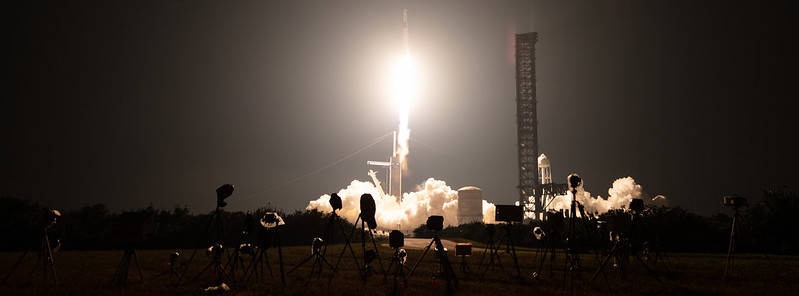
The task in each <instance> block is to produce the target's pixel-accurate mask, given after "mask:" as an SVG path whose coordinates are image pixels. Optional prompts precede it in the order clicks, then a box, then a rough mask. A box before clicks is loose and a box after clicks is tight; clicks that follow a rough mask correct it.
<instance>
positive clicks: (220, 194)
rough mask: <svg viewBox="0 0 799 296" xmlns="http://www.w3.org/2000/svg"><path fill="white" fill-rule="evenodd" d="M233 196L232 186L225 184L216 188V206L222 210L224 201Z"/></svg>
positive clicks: (224, 204)
mask: <svg viewBox="0 0 799 296" xmlns="http://www.w3.org/2000/svg"><path fill="white" fill-rule="evenodd" d="M232 194H233V185H232V184H225V185H222V186H219V188H216V206H217V207H220V208H224V207H225V206H226V205H227V203H226V202H225V199H226V198H228V197H230V195H232Z"/></svg>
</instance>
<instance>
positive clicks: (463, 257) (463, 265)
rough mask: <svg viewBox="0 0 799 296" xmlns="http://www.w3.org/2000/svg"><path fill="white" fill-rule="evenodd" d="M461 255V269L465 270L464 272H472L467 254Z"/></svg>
mask: <svg viewBox="0 0 799 296" xmlns="http://www.w3.org/2000/svg"><path fill="white" fill-rule="evenodd" d="M460 257H461V263H460V266H459V269H460V271H461V272H463V273H464V274H470V273H471V270H470V269H469V264H467V263H466V255H460Z"/></svg>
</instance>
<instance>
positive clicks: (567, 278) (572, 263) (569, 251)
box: [563, 186, 580, 295]
mask: <svg viewBox="0 0 799 296" xmlns="http://www.w3.org/2000/svg"><path fill="white" fill-rule="evenodd" d="M571 192H572V200H571V209H570V210H569V228H568V231H567V232H566V256H565V257H566V258H565V259H566V261H565V263H564V270H563V271H564V273H563V281H564V285H565V284H566V283H567V282H568V286H569V293H570V294H571V295H574V281H575V275H576V274H577V272H578V271H579V269H580V254H578V253H577V250H576V249H575V247H576V245H575V236H574V234H575V233H576V230H577V225H576V224H577V212H576V210H577V186H573V189H572V190H571Z"/></svg>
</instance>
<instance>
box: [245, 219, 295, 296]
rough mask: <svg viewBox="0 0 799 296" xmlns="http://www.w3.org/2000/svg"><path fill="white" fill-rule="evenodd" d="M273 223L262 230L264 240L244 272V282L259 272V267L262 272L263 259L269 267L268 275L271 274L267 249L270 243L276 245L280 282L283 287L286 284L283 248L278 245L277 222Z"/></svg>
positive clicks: (278, 232)
mask: <svg viewBox="0 0 799 296" xmlns="http://www.w3.org/2000/svg"><path fill="white" fill-rule="evenodd" d="M275 224H276V225H275V226H274V227H270V228H266V229H264V230H262V231H265V233H264V234H265V235H266V238H264V240H263V241H262V242H261V245H260V246H259V248H258V251H257V252H256V254H255V256H253V258H252V262H251V263H250V266H249V267H248V268H247V269H248V270H247V271H246V272H245V274H246V276H245V280H244V281H245V282H249V281H250V278H251V277H252V275H253V274H256V275H257V274H259V271H258V270H259V268H260V273H261V274H263V271H264V261H266V265H267V267H268V268H269V276H272V265H271V264H270V263H269V254H268V253H267V251H269V249H270V248H271V246H272V244H275V245H277V257H278V263H279V264H280V282H281V283H282V284H283V287H285V286H286V274H285V273H284V272H283V248H282V246H281V245H280V231H279V229H278V223H275ZM257 277H260V276H257Z"/></svg>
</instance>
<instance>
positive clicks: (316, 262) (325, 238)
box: [288, 210, 360, 281]
mask: <svg viewBox="0 0 799 296" xmlns="http://www.w3.org/2000/svg"><path fill="white" fill-rule="evenodd" d="M336 226H338V227H339V229H340V230H341V233H345V232H344V226H342V225H341V223H339V222H338V214H337V213H336V211H335V210H334V211H333V213H331V214H330V218H328V220H327V225H326V226H325V232H324V235H322V240H321V242H319V243H320V244H319V245H318V246H317V241H316V240H314V243H313V246H311V255H310V256H308V257H307V258H305V259H304V260H302V262H300V264H297V266H294V268H292V269H291V270H289V272H288V273H289V274H291V273H292V272H293V271H294V270H296V269H297V268H299V267H300V266H302V265H304V264H305V263H307V262H308V261H310V260H311V259H313V264H312V265H311V273H310V275H309V276H308V281H311V280H312V279H313V277H314V274H316V275H317V278H321V277H322V268H324V265H323V263H324V264H325V265H327V267H329V268H330V269H331V270H334V274H333V275H332V276H331V278H332V277H333V276H335V270H336V269H335V268H334V267H333V265H332V264H330V262H328V261H327V259H326V258H325V255H327V244H328V243H329V242H333V240H334V239H335V234H336ZM347 247H349V249H350V251H351V252H352V256H353V258H355V251H353V250H352V245H350V240H349V238H346V237H345V245H344V250H342V251H346V249H347ZM356 261H357V259H356ZM336 264H337V265H336V266H338V262H337V263H336ZM317 267H318V268H317ZM359 270H360V267H359Z"/></svg>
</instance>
